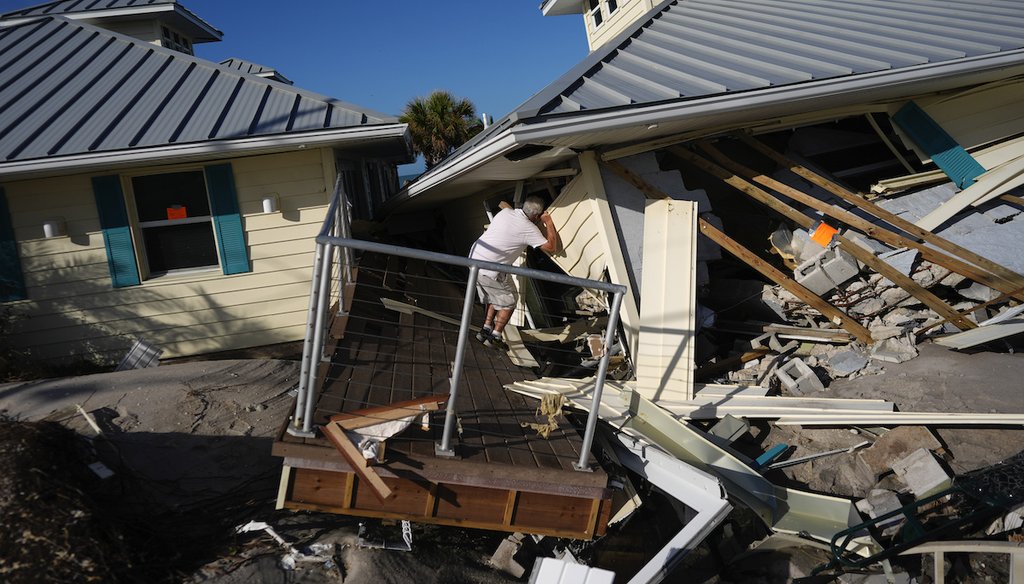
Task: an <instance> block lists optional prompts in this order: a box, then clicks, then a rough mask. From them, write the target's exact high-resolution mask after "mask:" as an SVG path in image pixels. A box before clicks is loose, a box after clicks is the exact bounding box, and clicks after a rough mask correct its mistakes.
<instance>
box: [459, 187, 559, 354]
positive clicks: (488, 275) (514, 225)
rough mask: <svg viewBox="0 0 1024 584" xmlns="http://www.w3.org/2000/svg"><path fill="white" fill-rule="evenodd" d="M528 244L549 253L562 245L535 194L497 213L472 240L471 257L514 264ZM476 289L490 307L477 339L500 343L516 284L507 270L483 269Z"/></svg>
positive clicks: (515, 298) (556, 231)
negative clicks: (517, 204)
mask: <svg viewBox="0 0 1024 584" xmlns="http://www.w3.org/2000/svg"><path fill="white" fill-rule="evenodd" d="M526 246H530V247H535V248H538V249H540V250H542V251H545V252H547V253H555V252H557V251H558V250H559V249H561V247H562V242H561V240H560V239H559V237H558V230H556V229H555V224H554V222H553V221H552V220H551V216H550V215H548V214H547V213H546V212H545V211H544V200H543V199H541V198H540V197H536V196H529V197H526V200H525V201H524V202H523V207H522V209H512V208H504V209H502V210H501V211H500V212H499V213H498V214H497V215H495V216H494V219H493V220H492V221H491V224H490V226H489V227H488V228H487V231H485V232H484V234H483V235H481V236H480V238H479V239H477V240H476V242H475V243H473V247H472V248H471V249H470V251H469V257H470V258H472V259H478V260H486V261H489V262H496V263H501V264H506V265H512V262H514V261H515V260H516V258H518V257H519V256H520V255H522V253H523V251H524V250H525V249H526ZM476 289H477V294H478V295H479V296H480V302H482V303H483V304H484V306H486V307H487V312H486V317H485V318H484V326H483V329H482V330H481V331H480V332H479V333H478V334H477V336H476V338H477V340H480V341H482V342H483V343H484V344H486V345H488V346H501V345H502V341H501V336H502V331H504V330H505V325H506V324H508V321H509V318H511V317H512V311H513V310H515V307H516V301H517V300H518V293H517V292H516V287H515V284H513V283H512V278H511V277H510V276H509V274H508V273H507V272H495V271H494V270H484V269H481V270H480V272H479V274H478V277H477V284H476Z"/></svg>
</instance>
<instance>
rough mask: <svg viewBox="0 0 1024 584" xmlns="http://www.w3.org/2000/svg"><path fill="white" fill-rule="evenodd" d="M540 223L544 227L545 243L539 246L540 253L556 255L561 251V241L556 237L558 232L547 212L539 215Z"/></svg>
mask: <svg viewBox="0 0 1024 584" xmlns="http://www.w3.org/2000/svg"><path fill="white" fill-rule="evenodd" d="M540 222H541V224H542V225H544V232H545V233H544V237H546V238H547V241H545V242H544V245H542V246H540V249H541V251H545V252H547V253H558V252H559V251H562V239H561V238H560V237H559V236H558V230H557V229H555V222H554V221H553V220H552V219H551V215H549V214H548V212H547V211H545V212H543V213H541V214H540Z"/></svg>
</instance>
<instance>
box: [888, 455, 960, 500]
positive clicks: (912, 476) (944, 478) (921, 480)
mask: <svg viewBox="0 0 1024 584" xmlns="http://www.w3.org/2000/svg"><path fill="white" fill-rule="evenodd" d="M892 470H893V471H894V472H895V473H896V476H898V477H900V478H901V479H903V482H904V483H905V484H906V485H907V487H908V488H909V489H910V492H912V493H914V496H915V497H917V498H918V499H921V498H924V497H927V496H929V495H934V494H935V493H938V492H939V491H942V490H944V489H948V488H949V487H950V486H951V485H952V484H953V479H952V477H950V476H949V473H948V472H946V469H945V468H943V467H942V465H941V464H939V461H938V460H936V458H935V455H934V454H932V453H931V451H930V450H928V449H927V448H918V449H917V450H915V451H913V452H911V453H910V455H909V456H907V457H906V458H904V459H902V460H899V461H897V462H895V463H894V464H893V465H892Z"/></svg>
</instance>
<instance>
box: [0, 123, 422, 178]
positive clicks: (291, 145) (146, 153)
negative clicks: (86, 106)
mask: <svg viewBox="0 0 1024 584" xmlns="http://www.w3.org/2000/svg"><path fill="white" fill-rule="evenodd" d="M387 139H392V140H401V141H402V142H403V143H404V144H405V148H406V150H410V144H411V139H410V137H409V131H408V126H407V125H406V124H386V125H375V126H354V127H347V128H337V129H330V130H318V131H313V132H301V133H294V134H277V135H271V136H252V137H247V138H240V139H234V140H211V141H209V142H198V143H191V144H173V145H165V146H155V147H150V148H137V149H131V150H114V151H109V152H91V153H88V154H76V155H69V156H55V157H52V158H43V159H32V160H17V161H12V162H6V163H3V164H0V182H2V181H10V180H24V179H29V178H36V177H39V176H55V175H68V174H76V173H80V172H89V171H92V170H99V169H114V168H123V167H129V166H140V165H146V164H153V163H158V164H169V163H180V162H188V161H195V160H213V159H221V158H231V157H236V156H240V155H258V154H269V153H273V152H280V151H288V150H303V149H306V148H321V147H325V146H335V145H343V144H347V143H351V142H359V141H368V140H387ZM410 158H411V156H410Z"/></svg>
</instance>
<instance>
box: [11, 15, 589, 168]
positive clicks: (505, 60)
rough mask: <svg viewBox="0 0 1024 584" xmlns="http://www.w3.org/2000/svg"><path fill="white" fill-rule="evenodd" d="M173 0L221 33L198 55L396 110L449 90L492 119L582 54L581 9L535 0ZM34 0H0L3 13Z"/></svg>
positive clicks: (359, 102) (387, 110) (383, 109)
mask: <svg viewBox="0 0 1024 584" xmlns="http://www.w3.org/2000/svg"><path fill="white" fill-rule="evenodd" d="M180 2H181V4H183V5H184V6H186V7H187V8H188V9H190V10H191V11H192V12H194V13H196V14H197V15H198V16H200V17H201V18H203V19H205V20H206V21H207V22H209V23H210V24H212V25H213V26H214V27H216V28H218V29H220V30H221V31H223V33H224V39H223V40H222V41H221V42H219V43H208V44H201V45H196V47H195V51H196V55H197V56H199V57H202V58H204V59H209V60H211V61H221V60H223V59H226V58H229V57H238V58H241V59H245V60H248V61H253V62H256V63H260V64H262V65H266V66H269V67H274V68H276V69H277V70H278V71H280V72H281V73H282V74H284V75H285V76H286V77H288V78H289V79H291V80H292V81H294V82H295V85H297V86H299V87H302V88H304V89H308V90H310V91H316V92H318V93H322V94H325V95H329V96H331V97H336V98H338V99H341V100H344V101H348V102H352V103H354V104H357V105H360V106H363V107H367V108H370V109H375V110H378V111H381V112H384V113H388V114H394V115H397V114H399V113H401V110H402V108H403V106H404V105H405V104H406V103H407V102H408V101H409V100H410V99H412V98H414V97H417V96H422V95H427V94H429V93H430V92H431V91H434V90H436V89H446V90H448V91H451V92H452V93H454V94H455V95H456V96H458V97H464V98H468V99H469V100H470V101H472V102H473V103H474V104H475V105H476V107H477V112H479V113H487V114H490V115H491V116H492V117H493V118H494V119H496V120H497V119H499V118H501V117H503V116H504V115H505V114H507V113H509V112H510V111H512V110H513V109H515V107H516V106H518V105H519V104H521V103H522V102H524V101H526V99H527V98H529V97H530V96H532V95H533V94H534V93H536V92H538V91H540V90H541V89H543V88H544V87H545V86H546V85H548V84H549V83H551V82H552V81H554V80H556V79H558V78H559V77H560V76H561V75H562V74H563V73H565V72H566V71H568V70H569V69H570V68H572V67H573V66H574V65H575V64H576V63H578V62H579V61H581V60H582V59H583V58H584V57H585V56H586V55H587V41H586V35H585V33H584V30H583V19H582V17H581V16H578V15H576V16H543V15H542V14H541V12H540V9H539V8H538V6H539V4H540V1H539V0H502V1H499V0H483V1H480V0H475V1H474V0H433V1H423V0H418V1H417V0H395V1H392V2H381V1H379V0H376V1H375V0H371V1H368V2H367V1H362V2H359V1H353V0H291V1H290V2H285V1H282V0H245V1H242V0H180ZM41 3H42V2H41V1H33V0H28V1H19V0H0V12H8V11H11V10H16V9H18V8H25V7H28V6H34V5H37V4H41ZM403 172H406V171H405V170H403Z"/></svg>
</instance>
